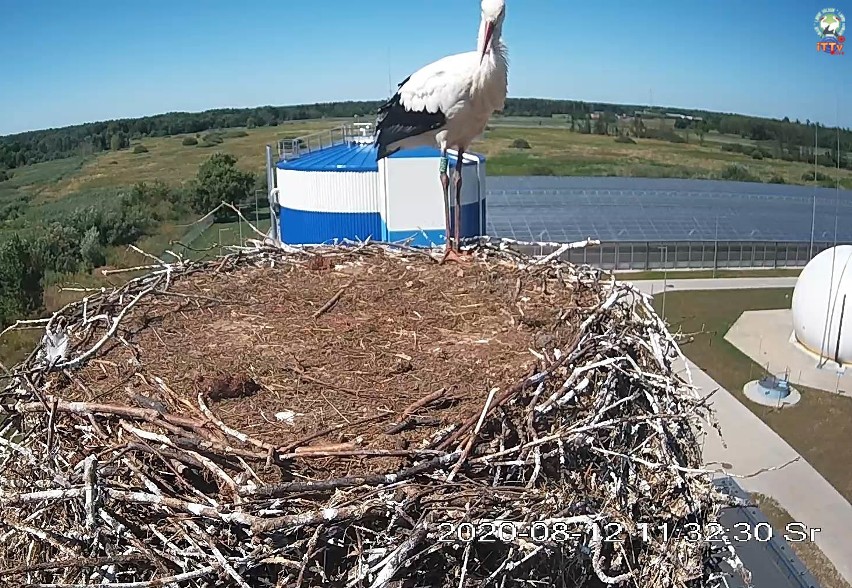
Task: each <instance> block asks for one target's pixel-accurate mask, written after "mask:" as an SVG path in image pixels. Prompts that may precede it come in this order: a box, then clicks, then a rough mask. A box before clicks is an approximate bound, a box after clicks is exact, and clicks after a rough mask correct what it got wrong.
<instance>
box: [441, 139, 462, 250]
mask: <svg viewBox="0 0 852 588" xmlns="http://www.w3.org/2000/svg"><path fill="white" fill-rule="evenodd" d="M448 165H449V162H448V161H447V152H446V151H442V152H441V186H442V187H443V189H444V220H445V222H446V232H445V233H444V240H445V243H446V249H445V251H444V257H443V258H442V259H441V263H445V262H447V261H458V260H459V257H458V255H457V254H456V252H455V251H454V250H453V246H452V243H451V242H450V176H449V175H448V174H447V167H448Z"/></svg>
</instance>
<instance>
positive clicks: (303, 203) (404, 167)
mask: <svg viewBox="0 0 852 588" xmlns="http://www.w3.org/2000/svg"><path fill="white" fill-rule="evenodd" d="M439 159H440V152H439V150H438V149H437V148H434V149H433V148H420V149H412V150H403V151H399V152H397V153H395V154H393V155H391V156H390V157H387V158H385V159H383V160H381V161H379V162H377V161H376V148H375V147H374V146H373V129H372V125H370V124H367V123H364V124H353V125H345V126H342V127H339V128H336V129H332V130H331V131H325V132H322V133H317V134H316V135H310V136H307V137H301V138H299V139H293V140H287V141H280V142H279V143H278V145H277V154H276V153H275V148H274V147H273V146H269V147H267V180H268V183H269V186H270V204H271V206H272V210H273V225H274V227H273V235H272V236H273V237H274V238H276V239H278V240H280V241H282V242H284V243H288V244H294V245H295V244H318V243H331V242H334V241H335V240H338V241H339V240H342V239H353V240H364V239H366V238H367V237H370V238H372V239H373V240H375V241H390V242H401V241H405V242H408V243H409V244H410V245H415V246H433V245H442V244H443V243H444V241H445V235H444V233H445V222H446V221H445V218H444V204H443V201H442V200H443V190H442V188H441V182H440V178H439V175H438V167H439ZM449 159H450V169H451V170H452V168H453V167H454V166H455V165H456V162H457V161H458V159H457V153H455V152H453V151H450V152H449ZM462 174H463V176H462V177H463V182H462V197H461V203H462V211H461V228H460V231H459V233H460V236H461V237H462V238H467V237H476V236H479V235H484V234H485V233H486V230H485V227H486V224H485V222H486V219H485V204H486V202H485V158H484V157H483V156H481V155H477V154H465V155H464V163H463V167H462ZM450 190H451V194H450V200H451V203H454V202H455V199H454V196H453V194H452V190H453V188H452V187H451V188H450ZM452 214H454V212H451V218H453V216H452ZM276 230H277V234H276Z"/></svg>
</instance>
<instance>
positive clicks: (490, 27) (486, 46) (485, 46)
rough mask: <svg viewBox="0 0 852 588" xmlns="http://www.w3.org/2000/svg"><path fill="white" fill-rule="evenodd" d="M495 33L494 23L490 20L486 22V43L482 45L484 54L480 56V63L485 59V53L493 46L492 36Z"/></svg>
mask: <svg viewBox="0 0 852 588" xmlns="http://www.w3.org/2000/svg"><path fill="white" fill-rule="evenodd" d="M493 34H494V23H493V22H491V21H490V20H489V21H487V22H486V23H485V44H483V45H482V55H480V56H479V63H480V64H481V63H482V60H483V59H485V54H486V53H488V49H490V48H491V36H492V35H493Z"/></svg>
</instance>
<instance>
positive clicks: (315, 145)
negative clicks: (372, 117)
mask: <svg viewBox="0 0 852 588" xmlns="http://www.w3.org/2000/svg"><path fill="white" fill-rule="evenodd" d="M374 135H375V129H374V127H373V123H369V122H367V123H347V124H345V125H342V126H339V127H335V128H333V129H328V130H325V131H319V132H317V133H312V134H310V135H304V136H302V137H296V138H295V139H282V140H281V141H278V161H290V160H292V159H297V158H299V157H301V156H303V155H306V154H308V153H313V152H315V151H319V150H320V149H327V148H329V147H334V146H336V145H343V144H361V145H365V144H369V143H372V142H373V139H374Z"/></svg>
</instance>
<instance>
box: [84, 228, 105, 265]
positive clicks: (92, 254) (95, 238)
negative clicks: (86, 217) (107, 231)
mask: <svg viewBox="0 0 852 588" xmlns="http://www.w3.org/2000/svg"><path fill="white" fill-rule="evenodd" d="M80 257H81V259H82V262H83V267H84V268H85V269H87V270H92V269H94V268H96V267H100V266H102V265H104V264H105V263H106V252H105V251H104V246H103V245H101V233H100V231H98V228H97V227H89V230H88V231H86V234H85V235H83V239H82V240H81V241H80Z"/></svg>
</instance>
